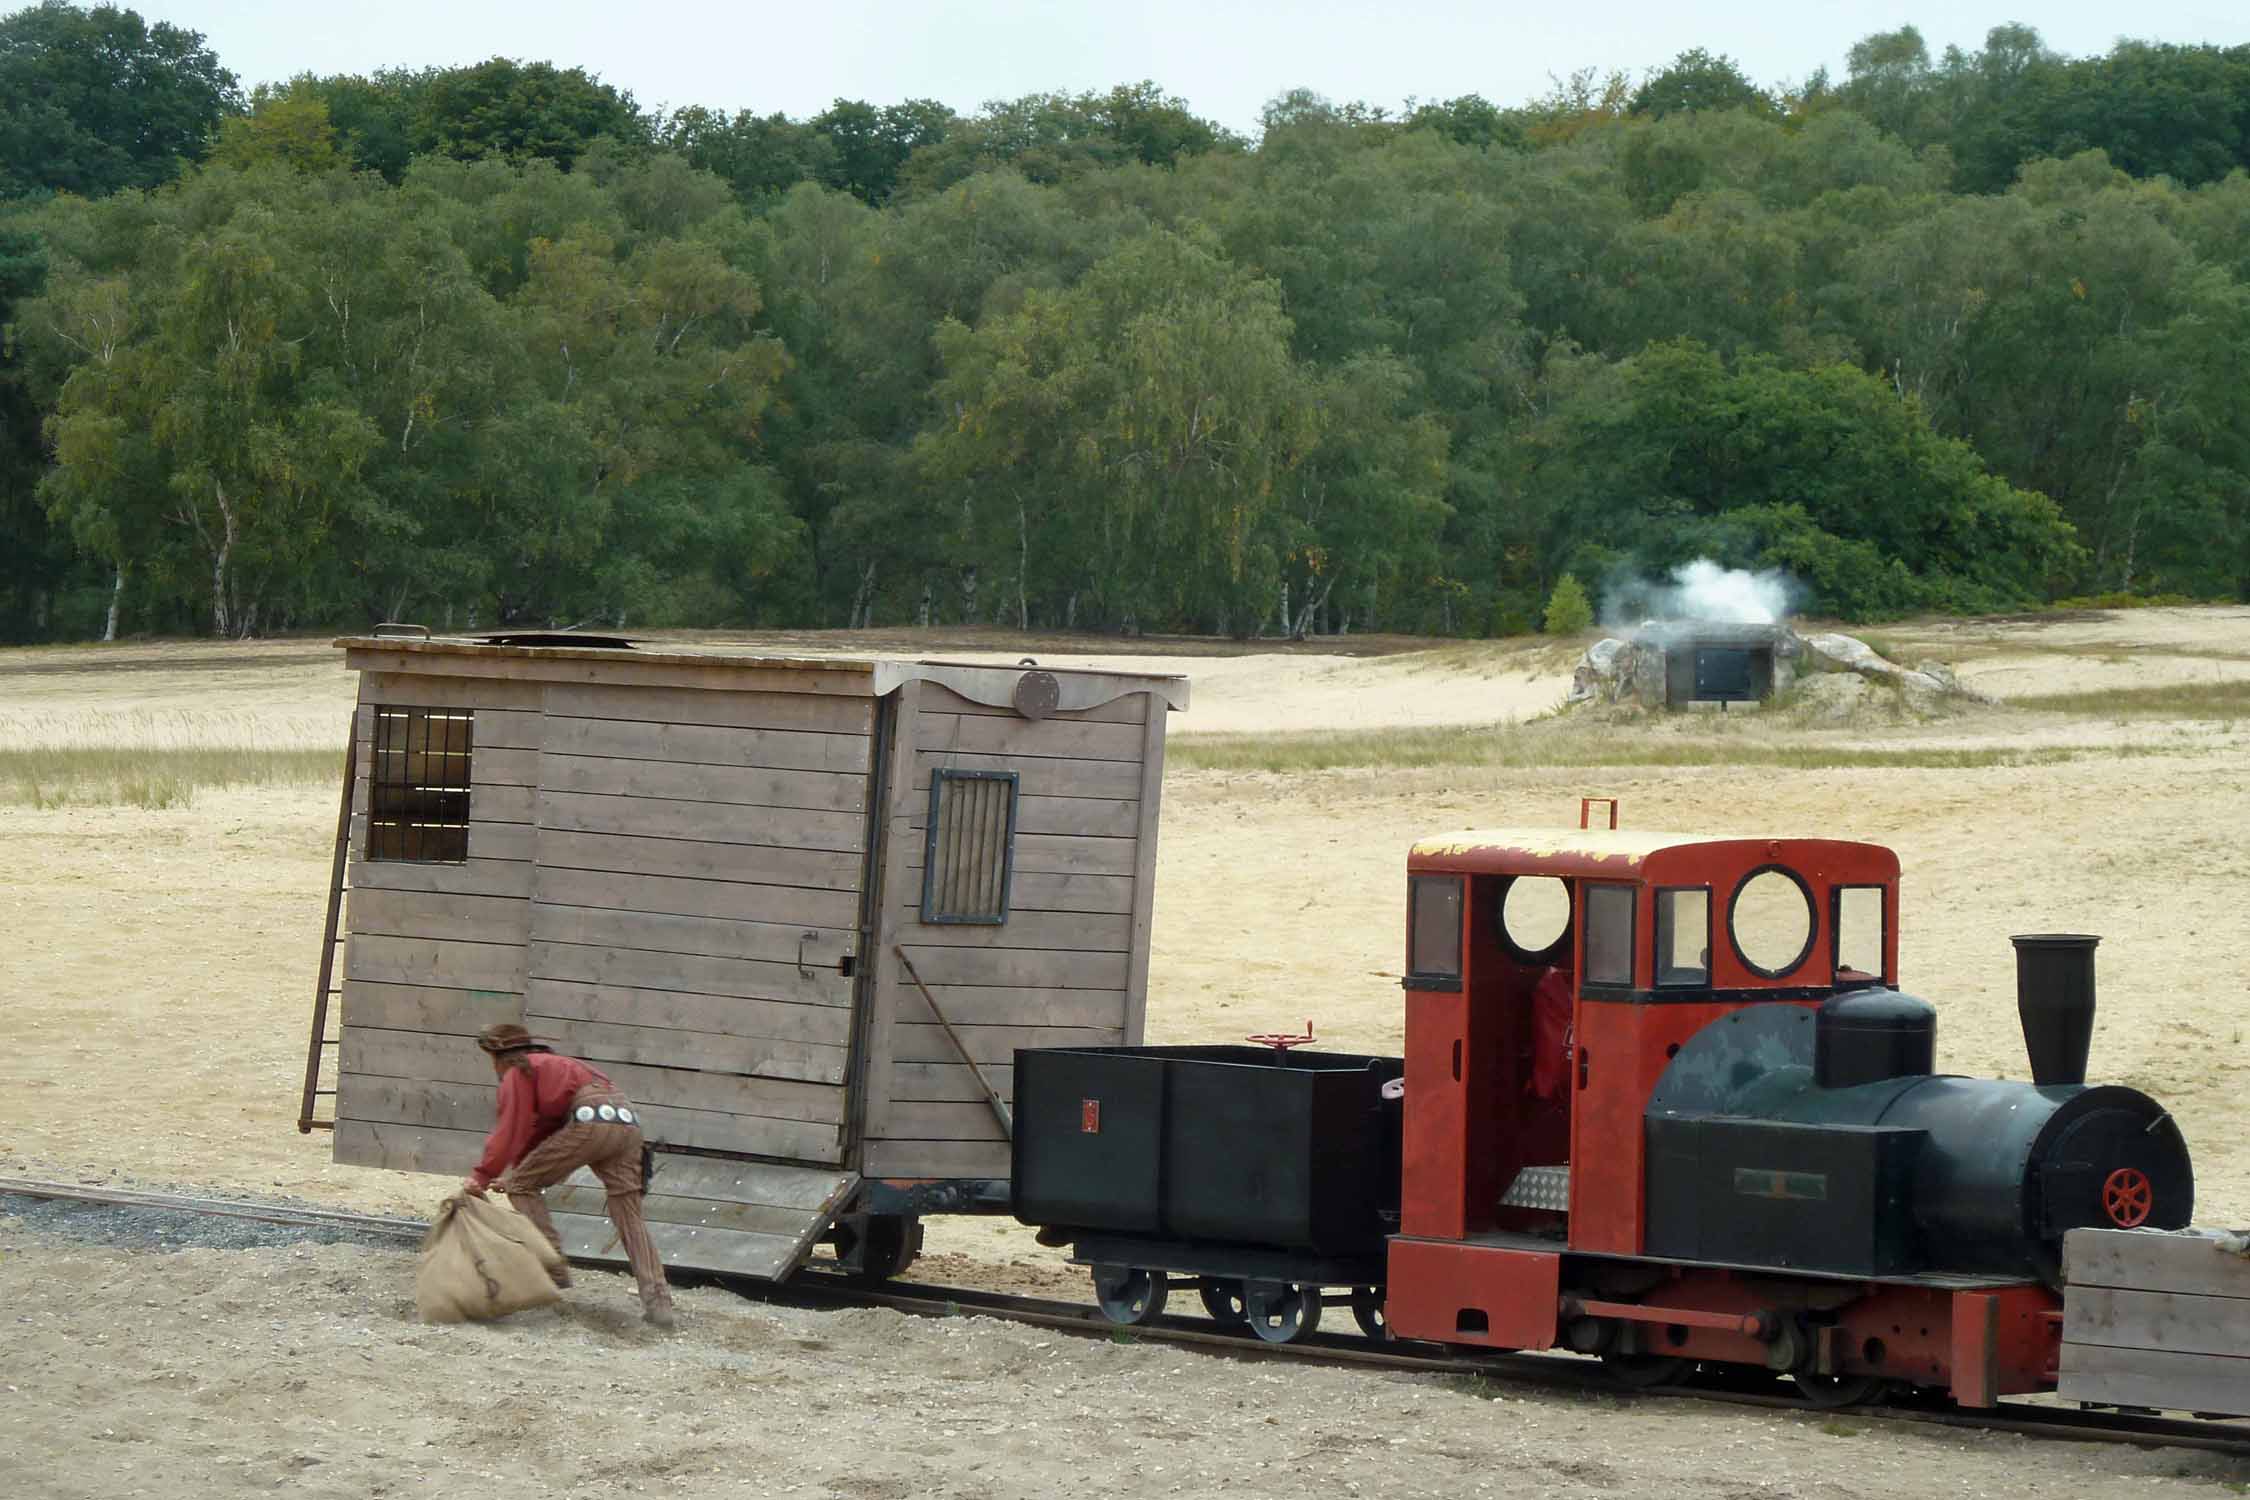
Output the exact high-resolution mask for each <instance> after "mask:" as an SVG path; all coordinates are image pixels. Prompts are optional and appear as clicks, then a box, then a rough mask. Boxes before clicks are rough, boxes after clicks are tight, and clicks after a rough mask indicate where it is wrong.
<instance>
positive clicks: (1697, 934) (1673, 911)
mask: <svg viewBox="0 0 2250 1500" xmlns="http://www.w3.org/2000/svg"><path fill="white" fill-rule="evenodd" d="M1656 982H1657V983H1658V984H1660V985H1666V984H1680V985H1701V984H1709V983H1710V982H1711V893H1710V892H1709V891H1707V890H1704V889H1702V888H1701V887H1697V888H1696V889H1694V890H1677V891H1658V892H1657V893H1656Z"/></svg>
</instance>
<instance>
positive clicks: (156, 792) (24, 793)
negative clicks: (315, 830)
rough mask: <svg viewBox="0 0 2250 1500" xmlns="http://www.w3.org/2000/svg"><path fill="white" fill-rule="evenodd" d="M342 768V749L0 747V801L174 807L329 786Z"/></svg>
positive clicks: (45, 805) (48, 805)
mask: <svg viewBox="0 0 2250 1500" xmlns="http://www.w3.org/2000/svg"><path fill="white" fill-rule="evenodd" d="M342 769H343V752H342V750H341V748H340V747H339V748H335V749H328V750H301V749H286V750H247V749H241V748H232V749H209V748H205V749H150V748H137V749H136V748H118V747H110V748H92V747H85V746H78V747H49V748H46V749H36V750H28V749H0V803H16V804H20V805H26V806H30V807H39V808H52V807H89V806H131V807H145V808H159V809H160V808H178V807H187V806H190V805H191V804H192V803H193V802H194V801H195V795H196V793H197V792H200V791H203V790H206V789H216V788H221V787H237V786H277V785H302V784H305V783H317V782H334V781H335V780H336V779H337V777H338V776H339V775H340V774H341V772H342Z"/></svg>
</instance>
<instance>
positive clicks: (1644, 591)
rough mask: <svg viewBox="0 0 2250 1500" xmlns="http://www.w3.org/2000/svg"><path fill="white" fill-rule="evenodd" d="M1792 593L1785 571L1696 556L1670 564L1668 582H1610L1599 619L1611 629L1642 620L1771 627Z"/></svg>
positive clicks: (1786, 607) (1794, 589) (1785, 610)
mask: <svg viewBox="0 0 2250 1500" xmlns="http://www.w3.org/2000/svg"><path fill="white" fill-rule="evenodd" d="M1796 592H1797V586H1796V584H1795V583H1794V582H1793V581H1792V580H1791V579H1790V578H1789V576H1788V575H1787V574H1785V573H1779V572H1773V571H1770V570H1769V571H1767V572H1763V573H1753V572H1750V571H1749V570H1748V569H1746V568H1722V567H1720V566H1719V565H1718V564H1717V563H1715V562H1713V561H1711V560H1710V559H1709V558H1707V557H1699V558H1697V559H1696V560H1695V561H1694V562H1691V563H1682V564H1681V565H1680V566H1679V567H1676V568H1674V569H1673V570H1672V581H1671V582H1670V583H1669V584H1663V583H1656V582H1653V581H1651V580H1649V579H1646V578H1624V579H1618V580H1615V581H1613V582H1612V583H1611V584H1610V585H1609V587H1608V588H1607V589H1606V590H1605V591H1604V592H1603V595H1602V623H1603V624H1604V625H1606V626H1610V627H1612V628H1621V627H1628V626H1633V625H1638V624H1640V623H1641V622H1643V621H1645V620H1660V621H1661V620H1702V621H1708V622H1710V623H1713V624H1725V625H1772V624H1774V623H1776V622H1778V621H1779V620H1780V619H1781V618H1782V617H1783V616H1784V615H1786V614H1788V613H1789V609H1790V602H1791V600H1792V598H1793V597H1794V596H1795V594H1796Z"/></svg>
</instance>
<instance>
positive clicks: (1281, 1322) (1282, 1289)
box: [1242, 1281, 1320, 1344]
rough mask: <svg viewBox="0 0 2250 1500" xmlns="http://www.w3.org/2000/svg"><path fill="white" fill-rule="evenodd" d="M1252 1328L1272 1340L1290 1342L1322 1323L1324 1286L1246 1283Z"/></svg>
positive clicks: (1245, 1308)
mask: <svg viewBox="0 0 2250 1500" xmlns="http://www.w3.org/2000/svg"><path fill="white" fill-rule="evenodd" d="M1242 1300H1243V1311H1244V1312H1245V1313H1247V1314H1248V1315H1249V1319H1250V1331H1251V1332H1253V1333H1255V1334H1257V1336H1258V1337H1259V1338H1262V1339H1264V1340H1265V1341H1266V1342H1267V1343H1269V1344H1288V1343H1294V1342H1295V1341H1296V1340H1298V1339H1301V1338H1303V1337H1305V1336H1306V1335H1307V1334H1310V1333H1311V1332H1312V1331H1313V1330H1314V1329H1316V1328H1318V1327H1320V1288H1319V1287H1316V1286H1303V1285H1300V1284H1298V1283H1296V1282H1289V1281H1251V1282H1245V1283H1244V1284H1243V1297H1242Z"/></svg>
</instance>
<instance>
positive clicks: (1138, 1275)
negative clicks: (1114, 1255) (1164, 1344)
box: [1094, 1266, 1171, 1323]
mask: <svg viewBox="0 0 2250 1500" xmlns="http://www.w3.org/2000/svg"><path fill="white" fill-rule="evenodd" d="M1170 1290H1171V1289H1170V1288H1169V1287H1168V1286H1166V1285H1165V1282H1164V1277H1163V1274H1162V1273H1161V1272H1153V1271H1144V1270H1141V1269H1140V1268H1139V1267H1137V1266H1096V1267H1094V1301H1095V1302H1096V1303H1098V1304H1099V1305H1100V1307H1101V1310H1102V1316H1103V1317H1105V1318H1107V1319H1109V1320H1110V1321H1111V1322H1112V1323H1146V1322H1148V1321H1149V1320H1150V1319H1151V1318H1155V1317H1157V1316H1159V1315H1161V1314H1162V1313H1163V1311H1164V1296H1165V1293H1166V1292H1168V1291H1170Z"/></svg>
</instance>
